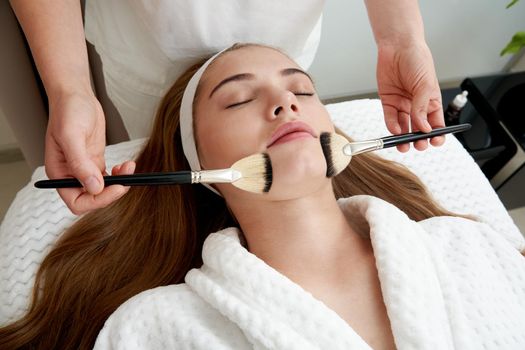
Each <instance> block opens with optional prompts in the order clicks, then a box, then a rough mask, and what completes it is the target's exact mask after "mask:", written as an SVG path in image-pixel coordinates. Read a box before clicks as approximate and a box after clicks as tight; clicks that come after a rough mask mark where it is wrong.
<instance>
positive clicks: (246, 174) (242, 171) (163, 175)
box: [35, 153, 272, 193]
mask: <svg viewBox="0 0 525 350" xmlns="http://www.w3.org/2000/svg"><path fill="white" fill-rule="evenodd" d="M196 183H231V184H232V185H234V186H235V187H238V188H240V189H242V190H245V191H249V192H255V193H264V192H268V191H270V187H271V186H272V162H271V160H270V157H269V156H268V154H266V153H257V154H253V155H251V156H248V157H245V158H242V159H240V160H238V161H237V162H235V163H234V164H233V165H232V166H231V167H230V168H228V169H218V170H200V171H190V170H183V171H175V172H157V173H139V174H132V175H115V176H109V175H108V176H104V186H110V185H124V186H149V185H176V184H196ZM35 187H37V188H66V187H83V186H82V184H81V183H80V181H78V180H77V179H75V178H65V179H53V180H41V181H37V182H35Z"/></svg>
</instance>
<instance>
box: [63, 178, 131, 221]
mask: <svg viewBox="0 0 525 350" xmlns="http://www.w3.org/2000/svg"><path fill="white" fill-rule="evenodd" d="M128 190H129V187H125V186H122V185H111V186H108V187H106V188H104V190H103V191H102V192H101V193H99V194H96V195H93V194H90V193H89V192H86V191H85V190H84V189H77V188H63V189H59V190H58V193H59V194H60V197H62V199H63V200H64V202H65V203H66V204H67V206H68V208H69V210H71V212H72V213H73V214H76V215H80V214H84V213H86V212H88V211H91V210H93V209H98V208H104V207H106V206H108V205H109V204H111V203H112V202H114V201H116V200H117V199H119V198H120V197H122V196H123V195H124V194H125V193H126V192H127V191H128Z"/></svg>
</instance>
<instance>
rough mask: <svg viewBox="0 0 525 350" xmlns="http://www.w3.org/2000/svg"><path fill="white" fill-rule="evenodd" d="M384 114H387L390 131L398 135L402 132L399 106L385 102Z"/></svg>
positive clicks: (387, 124) (386, 119)
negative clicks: (395, 106)
mask: <svg viewBox="0 0 525 350" xmlns="http://www.w3.org/2000/svg"><path fill="white" fill-rule="evenodd" d="M383 114H384V115H385V123H386V127H387V129H388V131H390V132H391V133H392V134H394V135H397V134H400V133H401V132H402V130H401V125H400V123H399V118H398V112H397V108H394V107H392V106H389V105H384V104H383Z"/></svg>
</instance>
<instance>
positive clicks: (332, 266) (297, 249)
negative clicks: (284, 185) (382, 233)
mask: <svg viewBox="0 0 525 350" xmlns="http://www.w3.org/2000/svg"><path fill="white" fill-rule="evenodd" d="M232 210H233V212H234V213H235V216H236V218H237V220H238V221H239V224H240V226H241V229H242V231H243V234H244V235H245V237H246V240H247V242H248V246H249V249H250V252H252V253H253V254H255V255H256V256H257V257H259V258H260V259H262V260H263V261H265V262H266V263H267V264H268V265H270V266H272V267H273V268H274V269H276V270H278V271H279V272H281V273H282V274H284V275H285V276H287V277H288V278H290V279H291V280H293V281H294V282H296V283H299V284H301V285H303V286H304V285H315V284H318V283H332V282H335V283H337V282H338V281H340V280H341V276H342V274H344V276H348V273H349V272H350V271H351V270H355V269H357V268H358V267H359V263H360V262H362V261H363V260H364V259H365V257H366V256H369V253H370V245H369V244H367V240H366V239H364V238H362V237H361V236H359V235H358V234H357V233H356V232H355V231H354V230H353V229H352V227H351V226H350V224H349V222H348V221H347V219H346V217H345V215H344V213H343V212H342V210H341V209H340V207H339V205H338V204H337V200H336V199H335V196H334V194H333V191H332V187H331V185H330V186H327V188H323V189H321V190H319V191H317V192H315V193H312V194H310V195H308V196H305V197H301V198H297V199H290V200H282V201H260V202H258V203H256V204H254V205H243V206H242V207H238V208H235V207H233V206H232ZM261 213H264V215H261Z"/></svg>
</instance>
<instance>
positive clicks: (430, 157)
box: [0, 99, 525, 324]
mask: <svg viewBox="0 0 525 350" xmlns="http://www.w3.org/2000/svg"><path fill="white" fill-rule="evenodd" d="M327 108H328V110H329V112H330V114H331V116H332V118H333V120H334V122H335V123H336V124H337V125H338V126H340V127H341V128H342V129H343V130H344V131H345V132H346V133H348V134H349V135H350V136H352V137H354V138H355V139H356V140H364V139H369V138H374V137H382V136H385V135H388V131H387V130H386V127H385V124H384V117H383V111H382V107H381V103H380V101H379V100H366V99H365V100H356V101H350V102H343V103H337V104H333V105H329V106H327ZM143 141H144V139H141V140H133V141H129V142H124V143H121V144H118V145H113V146H108V147H107V148H106V154H105V156H106V164H107V167H108V168H111V167H113V166H114V165H115V164H118V163H120V162H122V161H124V160H127V159H132V158H133V157H134V155H135V154H136V152H137V151H138V150H139V149H140V147H141V145H142V143H143ZM378 153H379V154H380V155H382V156H383V157H385V158H388V159H392V160H395V161H398V162H401V163H403V164H405V165H406V166H408V167H409V168H410V169H411V170H412V171H413V172H414V173H415V174H416V175H418V176H419V177H420V178H421V180H422V181H423V182H424V183H425V184H426V185H427V187H428V188H429V190H430V192H431V193H432V195H433V196H434V197H435V198H436V200H437V201H438V202H439V203H440V204H441V205H443V206H444V207H445V208H447V209H449V210H452V211H454V212H458V213H466V214H473V215H476V216H478V217H479V218H480V220H481V221H483V222H485V223H487V224H488V225H490V226H491V227H492V228H493V229H494V230H496V231H497V232H499V233H500V234H501V235H502V236H504V237H505V238H506V239H507V240H508V241H511V242H514V243H513V244H514V245H516V246H518V245H519V244H523V243H522V235H521V234H520V232H519V230H518V228H517V227H516V225H514V223H513V222H512V219H511V218H510V216H509V215H508V213H507V211H506V210H505V208H504V207H503V205H502V203H501V201H500V200H499V198H498V197H497V195H496V193H495V192H494V190H493V189H492V187H491V186H490V184H489V182H488V180H487V179H486V178H485V177H484V176H483V173H482V172H481V171H480V169H479V168H478V166H477V165H476V163H475V162H474V161H473V159H472V158H471V157H470V156H469V155H468V153H467V152H466V151H465V150H464V149H463V148H462V147H461V145H460V143H459V142H458V141H457V140H456V139H455V137H453V136H451V135H449V136H447V142H446V143H445V145H443V146H441V147H438V148H432V147H431V148H430V149H428V150H427V151H425V152H418V151H415V150H411V151H410V152H408V153H400V152H398V151H397V150H396V149H395V148H389V149H386V150H381V151H379V152H378ZM350 166H351V163H350ZM45 178H46V177H45V172H44V168H43V167H40V168H38V169H37V170H36V171H35V172H34V174H33V176H32V179H31V181H30V183H29V184H27V186H25V187H24V188H23V189H22V190H20V192H19V193H18V194H17V196H16V198H15V200H14V201H13V203H12V204H11V206H10V208H9V210H8V212H7V214H6V216H5V218H4V221H3V222H2V224H1V225H0V324H3V323H6V322H9V321H13V320H15V319H16V318H18V317H20V316H21V315H22V314H23V313H24V312H25V311H26V310H27V304H28V301H29V297H30V294H31V288H32V285H33V283H34V277H35V274H36V271H37V269H38V266H39V265H40V263H41V261H42V260H43V258H44V257H45V255H46V254H47V252H49V250H50V249H51V247H52V246H53V244H54V243H55V242H56V240H57V238H58V237H59V236H60V234H61V233H62V232H63V231H64V230H65V229H66V228H67V227H69V226H70V225H71V224H72V223H73V222H74V221H75V219H76V217H75V215H73V214H72V213H71V212H70V211H69V210H68V209H67V207H66V206H65V205H64V203H63V202H62V200H61V199H60V197H59V196H58V194H57V192H56V191H54V190H40V189H35V188H34V187H33V183H34V182H35V181H37V180H41V179H45ZM522 249H525V245H523V247H522Z"/></svg>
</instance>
